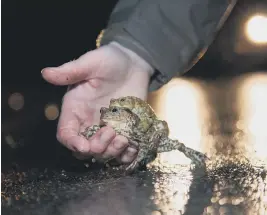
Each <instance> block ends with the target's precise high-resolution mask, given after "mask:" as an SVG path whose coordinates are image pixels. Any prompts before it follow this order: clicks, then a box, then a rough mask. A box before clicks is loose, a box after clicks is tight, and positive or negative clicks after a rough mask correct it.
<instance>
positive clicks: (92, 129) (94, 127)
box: [79, 125, 101, 139]
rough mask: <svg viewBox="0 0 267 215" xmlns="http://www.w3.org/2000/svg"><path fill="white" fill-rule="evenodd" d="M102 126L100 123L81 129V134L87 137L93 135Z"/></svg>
mask: <svg viewBox="0 0 267 215" xmlns="http://www.w3.org/2000/svg"><path fill="white" fill-rule="evenodd" d="M100 128H101V127H100V126H99V125H92V126H89V127H87V128H85V130H84V131H81V132H80V133H79V135H81V136H84V137H85V138H86V139H89V138H90V137H92V136H93V135H94V134H95V133H96V132H97V131H98V130H99V129H100Z"/></svg>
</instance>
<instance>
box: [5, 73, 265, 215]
mask: <svg viewBox="0 0 267 215" xmlns="http://www.w3.org/2000/svg"><path fill="white" fill-rule="evenodd" d="M151 98H156V99H153V100H151V101H150V102H151V104H152V106H153V107H154V109H155V110H156V112H157V114H158V115H159V116H160V117H161V118H163V119H165V120H167V121H168V123H169V127H170V137H171V138H178V139H179V140H181V141H182V142H184V143H185V144H186V145H187V146H189V147H192V148H194V149H196V150H200V151H202V152H205V153H206V154H207V155H208V156H209V157H210V158H211V161H210V163H209V165H208V170H207V172H206V174H204V172H203V171H202V170H200V169H195V168H194V167H193V166H191V165H190V161H189V160H188V159H187V158H186V157H185V156H184V155H183V154H181V153H180V152H178V151H173V152H168V153H162V154H160V155H158V158H157V159H156V160H155V161H154V162H153V163H151V164H150V165H148V169H147V170H146V171H140V172H139V173H137V174H135V175H132V176H124V175H123V173H122V172H121V171H120V170H113V169H110V168H104V167H102V166H101V165H99V164H96V163H88V164H87V163H86V164H85V163H84V162H81V161H76V160H73V161H71V162H72V167H71V168H70V167H69V166H68V165H67V164H66V162H64V161H62V162H63V163H64V164H62V166H60V164H59V165H57V168H55V167H51V166H49V167H42V168H41V167H40V168H39V167H38V165H37V167H35V168H27V167H25V166H24V167H20V166H16V167H14V168H13V170H10V171H5V172H2V182H1V184H2V213H3V214H40V215H41V214H51V215H52V214H62V215H63V214H64V215H69V214H77V215H84V214H88V215H102V214H103V215H104V214H109V215H137V214H138V215H139V214H140V215H143V214H144V215H148V214H149V215H160V214H162V215H165V214H166V215H174V214H175V215H179V214H185V215H200V214H204V215H208V214H210V215H213V214H214V215H232V214H233V215H235V214H236V215H241V214H244V215H251V214H253V215H254V214H256V215H265V214H267V185H266V184H267V179H266V167H267V151H266V144H267V132H266V127H267V75H263V74H255V75H253V76H248V77H242V78H239V79H235V80H232V81H229V80H219V81H213V82H203V81H200V80H187V79H175V80H173V81H172V82H171V83H169V84H168V85H167V86H166V87H164V88H163V89H162V90H160V91H159V92H156V93H154V94H153V95H152V96H151Z"/></svg>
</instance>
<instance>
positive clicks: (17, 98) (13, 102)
mask: <svg viewBox="0 0 267 215" xmlns="http://www.w3.org/2000/svg"><path fill="white" fill-rule="evenodd" d="M8 106H9V107H10V108H12V109H13V110H16V111H18V110H20V109H22V108H23V106H24V97H23V95H22V94H21V93H13V94H12V95H11V96H9V98H8Z"/></svg>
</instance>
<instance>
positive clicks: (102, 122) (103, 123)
mask: <svg viewBox="0 0 267 215" xmlns="http://www.w3.org/2000/svg"><path fill="white" fill-rule="evenodd" d="M106 125H107V123H106V122H105V121H104V120H103V119H101V120H100V122H99V126H100V127H104V126H106Z"/></svg>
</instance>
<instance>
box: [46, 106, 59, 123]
mask: <svg viewBox="0 0 267 215" xmlns="http://www.w3.org/2000/svg"><path fill="white" fill-rule="evenodd" d="M58 116H59V108H58V105H56V104H48V105H46V107H45V117H46V118H47V119H48V120H56V119H57V118H58Z"/></svg>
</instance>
